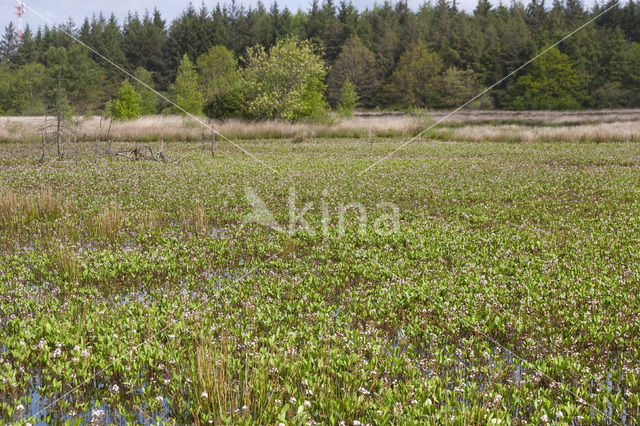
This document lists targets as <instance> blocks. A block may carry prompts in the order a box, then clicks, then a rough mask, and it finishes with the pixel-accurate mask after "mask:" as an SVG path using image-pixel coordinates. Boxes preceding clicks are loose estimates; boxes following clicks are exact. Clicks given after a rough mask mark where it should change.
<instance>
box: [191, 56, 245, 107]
mask: <svg viewBox="0 0 640 426" xmlns="http://www.w3.org/2000/svg"><path fill="white" fill-rule="evenodd" d="M196 63H197V65H198V82H199V83H200V87H201V88H202V90H203V92H204V95H205V98H208V97H209V95H210V94H211V93H213V92H215V91H218V90H220V89H221V88H225V87H228V86H230V85H231V84H233V83H234V82H235V81H236V80H237V79H238V78H239V75H238V61H237V60H236V58H235V56H234V55H233V52H231V51H230V50H229V49H227V48H226V47H224V46H212V47H211V48H210V49H209V50H208V51H207V53H203V54H202V55H200V57H198V60H197V61H196Z"/></svg>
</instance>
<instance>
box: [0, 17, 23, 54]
mask: <svg viewBox="0 0 640 426" xmlns="http://www.w3.org/2000/svg"><path fill="white" fill-rule="evenodd" d="M18 45H19V43H18V36H17V35H16V29H15V27H14V26H13V22H9V25H7V26H6V27H5V28H4V37H2V40H0V63H3V62H4V63H6V62H9V61H11V59H12V58H13V55H15V53H16V51H17V50H18Z"/></svg>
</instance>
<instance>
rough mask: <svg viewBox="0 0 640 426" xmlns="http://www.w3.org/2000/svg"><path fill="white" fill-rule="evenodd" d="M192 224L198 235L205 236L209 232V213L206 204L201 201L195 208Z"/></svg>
mask: <svg viewBox="0 0 640 426" xmlns="http://www.w3.org/2000/svg"><path fill="white" fill-rule="evenodd" d="M191 223H192V224H193V227H194V229H195V231H196V233H197V234H203V233H205V232H206V230H207V212H206V211H205V208H204V204H202V202H201V201H197V202H196V203H195V205H194V206H193V212H192V216H191Z"/></svg>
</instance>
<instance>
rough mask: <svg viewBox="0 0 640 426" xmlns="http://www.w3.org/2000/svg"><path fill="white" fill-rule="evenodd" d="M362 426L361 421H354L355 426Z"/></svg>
mask: <svg viewBox="0 0 640 426" xmlns="http://www.w3.org/2000/svg"><path fill="white" fill-rule="evenodd" d="M361 424H362V423H360V422H359V421H357V420H354V421H353V426H360V425H361Z"/></svg>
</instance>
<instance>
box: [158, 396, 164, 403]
mask: <svg viewBox="0 0 640 426" xmlns="http://www.w3.org/2000/svg"><path fill="white" fill-rule="evenodd" d="M156 401H158V402H160V403H162V401H164V398H163V397H161V396H156Z"/></svg>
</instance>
